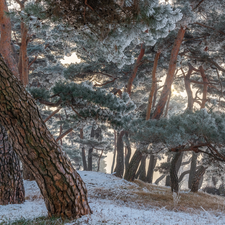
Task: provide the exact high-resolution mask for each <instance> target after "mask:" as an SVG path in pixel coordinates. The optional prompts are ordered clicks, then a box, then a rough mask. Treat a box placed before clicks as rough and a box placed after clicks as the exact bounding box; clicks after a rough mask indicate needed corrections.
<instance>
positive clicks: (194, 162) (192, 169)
mask: <svg viewBox="0 0 225 225" xmlns="http://www.w3.org/2000/svg"><path fill="white" fill-rule="evenodd" d="M197 158H198V154H197V153H195V152H192V158H191V167H190V172H189V179H188V188H189V189H191V187H192V182H193V179H194V177H195V173H196V165H197Z"/></svg>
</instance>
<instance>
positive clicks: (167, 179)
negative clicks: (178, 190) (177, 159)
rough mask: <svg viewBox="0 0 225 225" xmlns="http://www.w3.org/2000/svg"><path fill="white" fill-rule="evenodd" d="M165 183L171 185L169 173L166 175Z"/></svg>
mask: <svg viewBox="0 0 225 225" xmlns="http://www.w3.org/2000/svg"><path fill="white" fill-rule="evenodd" d="M165 185H166V186H167V187H170V186H171V178H170V175H167V176H166V183H165Z"/></svg>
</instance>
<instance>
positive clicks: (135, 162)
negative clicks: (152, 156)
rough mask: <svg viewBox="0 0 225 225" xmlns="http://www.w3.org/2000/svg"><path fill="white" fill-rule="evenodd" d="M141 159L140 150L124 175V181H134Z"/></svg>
mask: <svg viewBox="0 0 225 225" xmlns="http://www.w3.org/2000/svg"><path fill="white" fill-rule="evenodd" d="M141 158H142V153H141V151H140V150H138V149H137V150H136V152H135V153H134V155H133V157H132V159H131V161H130V163H129V165H128V167H127V170H126V172H125V175H124V179H126V180H128V181H133V180H134V177H135V173H136V171H137V169H138V166H139V163H140V161H141Z"/></svg>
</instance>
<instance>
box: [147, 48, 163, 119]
mask: <svg viewBox="0 0 225 225" xmlns="http://www.w3.org/2000/svg"><path fill="white" fill-rule="evenodd" d="M159 55H160V52H157V53H156V55H155V59H154V65H153V69H152V87H151V91H150V94H149V98H148V106H147V113H146V120H149V119H150V114H151V110H152V100H153V97H154V94H155V91H156V87H157V84H156V82H157V81H156V68H157V64H158V60H159Z"/></svg>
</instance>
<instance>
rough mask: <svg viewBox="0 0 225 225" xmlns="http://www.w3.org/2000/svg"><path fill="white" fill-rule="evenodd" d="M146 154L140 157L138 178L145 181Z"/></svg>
mask: <svg viewBox="0 0 225 225" xmlns="http://www.w3.org/2000/svg"><path fill="white" fill-rule="evenodd" d="M145 168H146V156H145V155H143V156H142V158H141V165H140V176H139V180H142V181H144V182H145V181H146V169H145Z"/></svg>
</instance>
